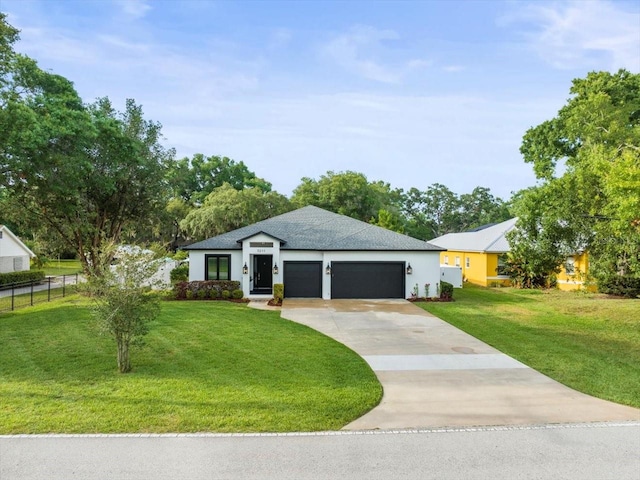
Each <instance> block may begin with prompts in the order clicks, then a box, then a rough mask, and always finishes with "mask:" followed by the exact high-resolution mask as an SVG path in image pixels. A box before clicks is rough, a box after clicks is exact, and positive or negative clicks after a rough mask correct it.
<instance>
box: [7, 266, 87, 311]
mask: <svg viewBox="0 0 640 480" xmlns="http://www.w3.org/2000/svg"><path fill="white" fill-rule="evenodd" d="M78 280H79V275H78V274H77V273H75V274H73V275H57V276H52V277H46V278H45V279H44V280H40V281H28V282H19V283H12V284H10V285H3V286H0V312H8V311H12V310H15V309H17V308H22V307H31V306H33V305H36V304H37V303H44V302H50V301H51V300H53V299H55V298H62V297H65V296H66V295H68V294H69V293H70V292H71V290H75V288H74V286H75V285H77V284H78Z"/></svg>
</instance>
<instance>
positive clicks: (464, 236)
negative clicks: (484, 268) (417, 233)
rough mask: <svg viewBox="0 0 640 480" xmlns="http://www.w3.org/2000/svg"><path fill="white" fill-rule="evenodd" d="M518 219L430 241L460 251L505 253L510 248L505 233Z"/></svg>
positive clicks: (450, 234)
mask: <svg viewBox="0 0 640 480" xmlns="http://www.w3.org/2000/svg"><path fill="white" fill-rule="evenodd" d="M517 220H518V219H517V218H512V219H510V220H507V221H506V222H502V223H498V224H496V225H493V226H491V227H488V228H484V229H482V230H478V231H471V232H462V233H447V234H446V235H442V236H441V237H438V238H434V239H433V240H429V242H430V243H432V244H434V245H438V246H440V247H442V248H445V249H447V250H454V251H460V252H490V253H505V252H508V251H509V250H510V247H509V242H508V241H507V238H506V237H505V233H507V232H508V231H510V230H512V229H513V227H515V225H516V221H517Z"/></svg>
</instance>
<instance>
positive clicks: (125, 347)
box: [117, 338, 131, 373]
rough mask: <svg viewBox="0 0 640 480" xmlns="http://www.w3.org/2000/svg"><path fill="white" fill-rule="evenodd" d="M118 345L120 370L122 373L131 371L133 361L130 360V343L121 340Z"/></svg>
mask: <svg viewBox="0 0 640 480" xmlns="http://www.w3.org/2000/svg"><path fill="white" fill-rule="evenodd" d="M117 343H118V370H120V373H127V372H130V371H131V361H130V360H129V342H127V341H126V340H124V339H121V338H119V339H118V340H117Z"/></svg>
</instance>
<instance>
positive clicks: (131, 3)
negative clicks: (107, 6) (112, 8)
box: [114, 0, 151, 20]
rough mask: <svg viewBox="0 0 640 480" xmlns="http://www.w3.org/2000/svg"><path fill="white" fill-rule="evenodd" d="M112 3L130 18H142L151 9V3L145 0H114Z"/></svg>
mask: <svg viewBox="0 0 640 480" xmlns="http://www.w3.org/2000/svg"><path fill="white" fill-rule="evenodd" d="M114 3H115V4H116V5H117V6H118V7H120V10H121V11H122V13H123V14H124V15H125V16H126V17H127V18H129V19H130V20H136V19H138V18H142V17H144V16H145V15H146V14H147V12H148V11H149V10H151V5H149V2H148V1H147V0H114Z"/></svg>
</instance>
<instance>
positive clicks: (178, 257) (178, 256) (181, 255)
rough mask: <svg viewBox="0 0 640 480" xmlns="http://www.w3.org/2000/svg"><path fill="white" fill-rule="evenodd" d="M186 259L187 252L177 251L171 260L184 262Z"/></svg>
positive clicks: (187, 256)
mask: <svg viewBox="0 0 640 480" xmlns="http://www.w3.org/2000/svg"><path fill="white" fill-rule="evenodd" d="M187 258H189V252H187V251H186V250H178V251H177V252H176V253H174V254H173V259H174V260H178V261H181V260H186V259H187Z"/></svg>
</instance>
